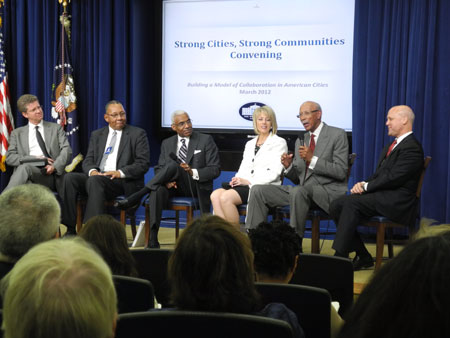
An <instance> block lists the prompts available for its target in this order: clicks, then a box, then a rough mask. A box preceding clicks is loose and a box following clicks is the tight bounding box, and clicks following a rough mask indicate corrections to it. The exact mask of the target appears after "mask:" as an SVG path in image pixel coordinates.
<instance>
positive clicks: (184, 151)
mask: <svg viewBox="0 0 450 338" xmlns="http://www.w3.org/2000/svg"><path fill="white" fill-rule="evenodd" d="M180 141H181V143H182V145H181V148H180V150H179V151H178V158H179V159H180V160H181V162H183V163H186V159H187V147H186V140H185V139H184V138H182V139H181V140H180Z"/></svg>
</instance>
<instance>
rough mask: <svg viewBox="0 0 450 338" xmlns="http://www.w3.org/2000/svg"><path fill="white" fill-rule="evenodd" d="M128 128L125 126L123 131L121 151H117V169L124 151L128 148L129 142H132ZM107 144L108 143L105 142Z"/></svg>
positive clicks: (120, 144)
mask: <svg viewBox="0 0 450 338" xmlns="http://www.w3.org/2000/svg"><path fill="white" fill-rule="evenodd" d="M128 131H129V130H128V128H127V126H125V127H124V128H123V129H122V136H121V137H120V143H119V149H118V150H117V159H116V168H118V167H119V161H120V159H121V157H122V154H123V153H124V151H123V150H124V149H125V147H126V146H127V144H128V142H130V135H129V134H128ZM105 144H106V141H105Z"/></svg>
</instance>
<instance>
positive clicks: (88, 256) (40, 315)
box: [1, 239, 117, 338]
mask: <svg viewBox="0 0 450 338" xmlns="http://www.w3.org/2000/svg"><path fill="white" fill-rule="evenodd" d="M1 287H2V292H3V296H4V308H3V327H2V329H3V331H4V336H5V338H29V337H34V338H49V337H52V338H80V337H89V338H112V337H114V333H115V326H116V319H117V299H116V291H115V289H114V284H113V280H112V276H111V271H110V269H109V267H108V266H107V265H106V263H105V262H104V260H103V259H102V258H101V257H100V256H99V255H98V254H97V253H96V252H95V251H94V250H93V249H92V248H91V247H90V246H89V245H88V244H87V243H86V242H85V241H83V240H81V239H64V240H61V239H59V240H54V241H47V242H45V243H41V244H39V245H36V246H35V247H34V248H32V249H31V250H30V251H28V253H27V254H25V255H24V256H23V257H22V258H21V259H20V260H19V261H18V262H17V263H16V265H15V266H14V268H13V269H12V270H11V272H10V273H9V274H8V275H7V276H6V277H5V278H4V279H3V280H2V283H1Z"/></svg>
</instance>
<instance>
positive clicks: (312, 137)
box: [305, 134, 316, 177]
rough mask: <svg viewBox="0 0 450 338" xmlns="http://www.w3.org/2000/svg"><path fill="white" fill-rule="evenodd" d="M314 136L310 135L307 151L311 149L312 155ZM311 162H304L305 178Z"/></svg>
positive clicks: (314, 143)
mask: <svg viewBox="0 0 450 338" xmlns="http://www.w3.org/2000/svg"><path fill="white" fill-rule="evenodd" d="M314 136H316V135H314V134H311V141H309V149H311V151H312V153H313V154H314V149H316V141H314ZM310 163H311V162H310V161H306V169H305V177H306V173H307V172H308V167H309V164H310Z"/></svg>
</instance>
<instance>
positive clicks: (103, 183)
mask: <svg viewBox="0 0 450 338" xmlns="http://www.w3.org/2000/svg"><path fill="white" fill-rule="evenodd" d="M123 184H124V180H123V179H120V178H116V179H113V180H112V179H110V178H109V177H106V176H99V175H96V176H90V177H88V176H87V175H86V174H84V173H68V174H66V175H65V177H64V184H63V208H62V222H63V224H64V225H66V226H67V227H68V228H69V229H72V230H74V229H75V225H76V220H77V199H78V195H79V194H80V195H82V196H86V197H87V202H86V210H85V213H84V220H83V223H86V222H87V221H88V220H89V219H90V218H91V217H93V216H97V215H101V214H104V213H106V209H105V201H107V200H112V199H114V198H115V197H116V196H119V195H123V194H124V187H123Z"/></svg>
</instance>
